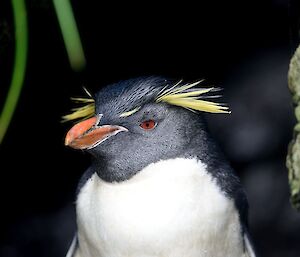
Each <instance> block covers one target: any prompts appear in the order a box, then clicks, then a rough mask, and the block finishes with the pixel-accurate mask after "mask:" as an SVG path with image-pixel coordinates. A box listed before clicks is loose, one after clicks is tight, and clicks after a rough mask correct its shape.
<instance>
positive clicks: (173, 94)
mask: <svg viewBox="0 0 300 257" xmlns="http://www.w3.org/2000/svg"><path fill="white" fill-rule="evenodd" d="M202 81H203V80H199V81H196V82H194V83H190V84H189V83H188V84H185V85H180V84H181V82H182V80H180V81H179V82H177V83H176V84H175V85H173V86H172V87H170V88H167V89H166V88H164V89H163V90H162V91H161V92H160V93H159V95H158V96H157V98H156V102H157V103H159V102H165V103H168V104H171V105H176V106H180V107H183V108H186V109H189V110H194V111H203V112H211V113H230V110H229V108H228V107H227V106H224V105H222V104H220V103H215V102H211V101H206V100H202V99H203V98H212V97H219V96H218V95H210V96H206V95H205V94H206V93H212V92H215V91H217V90H218V88H214V87H210V88H194V87H195V86H197V85H198V84H200V83H201V82H202Z"/></svg>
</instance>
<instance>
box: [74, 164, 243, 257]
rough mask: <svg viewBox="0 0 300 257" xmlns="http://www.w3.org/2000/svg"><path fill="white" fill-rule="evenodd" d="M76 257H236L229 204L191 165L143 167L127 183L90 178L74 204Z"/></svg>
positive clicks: (238, 249)
mask: <svg viewBox="0 0 300 257" xmlns="http://www.w3.org/2000/svg"><path fill="white" fill-rule="evenodd" d="M77 222H78V239H79V245H80V252H81V255H82V257H98V256H99V257H182V256H185V257H204V256H205V257H226V256H228V257H229V256H230V257H241V256H243V253H242V238H241V233H240V224H239V218H238V214H237V212H236V210H235V207H234V204H233V202H232V201H230V200H229V199H227V198H226V197H225V196H224V195H223V194H222V193H221V192H220V190H219V188H218V187H217V186H216V184H215V182H214V181H213V179H212V178H211V176H210V175H209V174H208V173H207V172H206V170H205V166H204V165H203V164H202V163H201V162H198V161H196V160H194V159H189V160H187V159H172V160H166V161H160V162H158V163H156V164H152V165H149V166H148V167H146V168H145V169H144V170H142V171H141V172H140V173H138V174H137V175H136V176H134V177H133V178H132V179H130V180H128V181H125V182H122V183H113V184H112V183H106V182H104V181H102V180H101V179H100V178H99V177H98V176H97V175H96V174H94V175H93V176H92V177H91V179H90V180H89V181H88V182H87V183H86V184H85V186H84V187H83V188H82V190H81V192H80V194H79V196H78V200H77Z"/></svg>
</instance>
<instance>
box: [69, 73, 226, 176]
mask: <svg viewBox="0 0 300 257" xmlns="http://www.w3.org/2000/svg"><path fill="white" fill-rule="evenodd" d="M199 83H200V81H198V82H195V83H190V84H185V85H182V84H181V81H180V82H177V83H176V82H174V81H171V80H167V79H164V78H161V77H147V78H136V79H131V80H126V81H121V82H118V83H115V84H112V85H109V86H107V87H105V88H103V89H102V90H100V91H99V92H98V93H96V94H95V96H94V97H93V100H92V102H91V103H92V104H89V106H88V107H83V108H90V111H91V113H89V115H91V114H92V115H93V116H92V117H90V118H88V119H85V120H84V121H81V122H79V123H77V124H75V125H74V126H73V127H72V128H71V129H70V130H69V132H68V133H67V135H66V139H65V144H66V145H68V146H69V147H72V148H75V149H81V150H84V151H87V152H89V153H90V154H91V155H92V156H93V166H94V167H95V170H96V172H97V174H98V175H99V176H100V177H101V178H102V179H103V180H105V181H108V182H113V181H123V180H127V179H130V178H131V177H132V176H134V175H135V174H136V173H137V172H139V171H140V170H142V169H143V168H144V167H146V166H147V165H149V164H151V163H154V162H157V161H159V160H162V159H169V158H176V157H180V156H183V155H186V154H188V149H192V148H193V147H192V145H193V144H195V143H197V144H200V145H201V144H203V146H204V143H203V142H202V143H201V142H198V140H196V139H198V138H202V139H205V138H206V129H205V122H204V120H203V117H202V115H201V113H199V112H196V111H207V112H216V113H218V112H219V113H227V112H229V111H228V108H227V107H225V106H221V105H220V104H217V103H214V102H210V101H205V100H203V96H204V95H205V94H207V93H209V92H214V91H215V90H216V89H214V88H197V89H195V86H196V85H198V84H199ZM206 97H207V96H206ZM80 111H81V112H82V111H83V109H82V108H80V109H78V110H77V115H78V113H79V112H80ZM71 115H73V116H70V115H69V116H65V119H71V118H70V117H74V113H73V114H71ZM75 116H76V115H75Z"/></svg>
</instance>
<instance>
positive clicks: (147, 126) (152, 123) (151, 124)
mask: <svg viewBox="0 0 300 257" xmlns="http://www.w3.org/2000/svg"><path fill="white" fill-rule="evenodd" d="M155 126H156V122H155V121H154V120H145V121H143V122H142V123H141V124H140V127H141V128H143V129H153V128H154V127H155Z"/></svg>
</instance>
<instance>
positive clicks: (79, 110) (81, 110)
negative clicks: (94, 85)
mask: <svg viewBox="0 0 300 257" xmlns="http://www.w3.org/2000/svg"><path fill="white" fill-rule="evenodd" d="M84 91H85V92H86V94H87V95H88V97H72V98H71V100H72V101H74V102H75V103H78V104H81V105H82V106H80V107H76V108H73V109H71V111H72V112H71V113H70V114H67V115H64V116H63V117H62V122H66V121H73V120H85V119H88V118H90V117H92V116H93V115H94V114H95V100H94V99H93V98H92V96H91V94H90V93H89V92H88V91H87V89H86V88H84Z"/></svg>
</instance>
